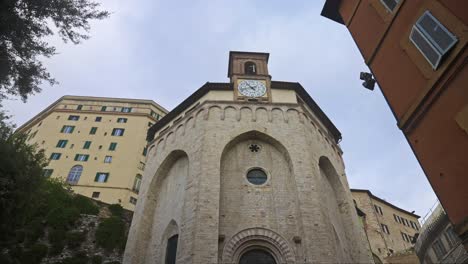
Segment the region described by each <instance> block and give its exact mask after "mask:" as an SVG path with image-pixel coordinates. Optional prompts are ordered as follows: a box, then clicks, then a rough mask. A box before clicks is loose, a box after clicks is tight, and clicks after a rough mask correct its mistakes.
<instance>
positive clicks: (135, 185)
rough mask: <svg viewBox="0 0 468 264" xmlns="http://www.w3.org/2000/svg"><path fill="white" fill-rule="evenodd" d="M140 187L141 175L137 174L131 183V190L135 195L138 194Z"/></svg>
mask: <svg viewBox="0 0 468 264" xmlns="http://www.w3.org/2000/svg"><path fill="white" fill-rule="evenodd" d="M140 185H141V174H137V175H136V176H135V180H134V181H133V188H132V190H133V191H134V192H136V193H138V192H140Z"/></svg>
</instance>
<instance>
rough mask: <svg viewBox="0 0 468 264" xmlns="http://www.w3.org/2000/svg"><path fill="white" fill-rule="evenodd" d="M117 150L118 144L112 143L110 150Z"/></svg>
mask: <svg viewBox="0 0 468 264" xmlns="http://www.w3.org/2000/svg"><path fill="white" fill-rule="evenodd" d="M116 149H117V142H111V143H110V144H109V150H110V151H115V150H116Z"/></svg>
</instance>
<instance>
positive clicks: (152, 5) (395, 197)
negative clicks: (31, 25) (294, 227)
mask: <svg viewBox="0 0 468 264" xmlns="http://www.w3.org/2000/svg"><path fill="white" fill-rule="evenodd" d="M322 6H323V1H288V2H287V3H286V2H284V1H279V0H272V1H269V2H268V4H265V3H263V2H259V1H248V0H240V1H236V2H232V1H224V0H220V1H201V0H196V1H183V2H182V1H153V0H141V1H138V3H136V2H134V1H124V0H106V1H103V7H104V8H106V9H108V10H110V11H111V12H112V16H111V17H110V18H109V19H107V20H104V21H95V22H93V29H92V31H91V35H92V36H91V39H90V40H88V41H86V42H84V43H83V44H81V45H77V46H75V45H71V44H63V43H62V42H61V41H60V40H58V39H55V38H54V39H52V40H51V41H52V42H53V43H54V44H55V45H56V46H57V47H58V51H59V53H60V54H59V55H57V56H55V57H53V58H51V59H49V60H46V61H45V63H46V65H47V67H48V69H49V70H50V72H51V73H52V74H53V76H54V77H56V78H57V79H58V80H59V81H60V85H59V86H55V87H47V86H45V87H44V91H43V92H42V93H40V94H38V95H36V96H33V97H31V98H30V99H29V101H28V103H27V104H23V103H21V102H20V101H9V102H6V103H5V108H6V109H8V110H9V111H10V113H11V114H13V115H15V117H14V121H15V122H16V123H18V124H22V123H24V122H25V121H26V120H28V119H29V118H31V117H32V116H33V115H35V114H36V113H38V112H39V111H41V110H42V109H44V108H45V107H47V106H48V105H49V104H50V103H52V102H53V101H55V100H56V99H57V98H59V97H60V96H62V95H64V94H73V95H91V96H113V97H129V98H146V99H152V100H154V101H156V102H158V103H159V104H161V105H163V106H165V107H166V108H168V109H172V108H174V107H175V106H176V105H177V104H179V103H180V102H181V101H182V100H184V99H185V98H186V97H187V96H189V95H190V94H191V93H193V92H194V91H195V90H196V89H198V88H199V87H200V86H201V85H202V84H204V83H205V82H206V81H221V82H226V81H228V80H227V78H226V71H227V59H228V52H229V51H230V50H246V51H263V52H269V53H270V63H269V70H270V74H271V75H272V76H273V79H274V80H283V81H293V82H296V81H297V82H300V83H301V84H302V85H303V86H304V87H305V88H306V90H307V91H308V92H309V93H310V94H311V96H312V97H313V98H314V99H315V100H316V101H317V103H318V104H319V105H320V106H321V108H322V109H323V110H324V111H325V113H326V114H327V115H328V116H329V117H330V119H331V120H332V121H333V122H334V123H335V125H336V126H337V127H338V128H339V129H340V131H341V132H342V134H343V141H342V142H341V146H342V148H343V150H344V160H345V164H346V168H347V176H348V180H349V182H350V186H351V187H353V188H363V189H369V190H371V191H372V192H373V193H374V194H375V195H377V196H379V197H382V198H384V199H386V200H387V201H389V202H392V203H395V204H396V205H398V206H401V207H402V208H404V209H407V210H416V212H417V213H419V214H421V215H422V214H424V213H425V212H426V211H427V210H428V209H429V208H430V207H431V206H432V204H433V202H434V201H435V199H436V198H435V195H434V193H433V192H432V190H431V188H430V186H429V184H428V182H427V179H426V177H425V176H424V173H423V172H422V170H421V168H420V167H419V165H418V163H417V160H416V159H415V158H414V155H413V153H412V152H411V149H410V147H409V146H408V144H407V142H406V139H405V138H404V136H403V134H402V133H401V131H399V130H398V128H397V126H396V121H395V118H394V117H393V116H392V113H391V111H390V109H389V107H388V106H387V104H386V102H385V100H384V98H383V96H382V94H381V93H380V92H379V89H376V90H375V91H373V92H371V91H369V90H366V89H364V88H363V87H362V86H361V81H360V80H359V72H361V71H366V70H367V67H366V65H365V64H364V62H363V59H362V57H361V55H360V53H359V50H358V49H357V47H356V45H355V44H354V41H353V40H352V38H351V36H350V34H349V32H348V31H347V30H346V28H345V27H344V26H342V25H339V24H337V23H334V22H333V21H330V20H328V19H326V18H324V17H321V16H320V11H321V8H322Z"/></svg>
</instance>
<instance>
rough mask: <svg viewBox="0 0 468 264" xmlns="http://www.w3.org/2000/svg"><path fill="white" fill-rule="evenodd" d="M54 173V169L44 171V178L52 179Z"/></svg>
mask: <svg viewBox="0 0 468 264" xmlns="http://www.w3.org/2000/svg"><path fill="white" fill-rule="evenodd" d="M53 173H54V169H49V168H47V169H43V170H42V176H43V177H45V178H50V177H51V176H52V174H53Z"/></svg>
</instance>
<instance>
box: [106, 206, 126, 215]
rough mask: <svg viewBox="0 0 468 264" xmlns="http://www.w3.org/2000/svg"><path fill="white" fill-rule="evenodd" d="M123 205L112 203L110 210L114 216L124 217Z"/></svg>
mask: <svg viewBox="0 0 468 264" xmlns="http://www.w3.org/2000/svg"><path fill="white" fill-rule="evenodd" d="M123 210H124V209H123V207H122V206H121V205H120V204H111V205H109V211H111V213H112V215H113V216H116V217H122V214H123Z"/></svg>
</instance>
